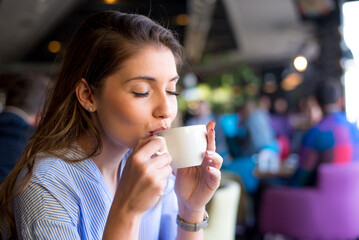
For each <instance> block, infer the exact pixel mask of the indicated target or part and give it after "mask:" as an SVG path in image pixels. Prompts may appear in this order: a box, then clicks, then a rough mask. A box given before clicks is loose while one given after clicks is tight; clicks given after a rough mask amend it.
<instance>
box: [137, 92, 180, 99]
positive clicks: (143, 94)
mask: <svg viewBox="0 0 359 240" xmlns="http://www.w3.org/2000/svg"><path fill="white" fill-rule="evenodd" d="M166 92H167V93H168V94H169V95H173V96H178V95H179V94H178V93H177V92H172V91H166ZM132 93H133V94H134V95H135V97H142V98H143V97H147V96H148V95H149V94H150V92H144V93H141V92H134V91H132Z"/></svg>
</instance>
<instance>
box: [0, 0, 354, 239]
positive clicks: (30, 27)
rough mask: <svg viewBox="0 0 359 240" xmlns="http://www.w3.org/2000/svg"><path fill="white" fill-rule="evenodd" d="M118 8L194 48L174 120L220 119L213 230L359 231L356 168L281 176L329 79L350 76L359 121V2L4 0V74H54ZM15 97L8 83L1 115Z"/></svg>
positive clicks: (289, 170) (349, 100)
mask: <svg viewBox="0 0 359 240" xmlns="http://www.w3.org/2000/svg"><path fill="white" fill-rule="evenodd" d="M111 9H115V10H120V11H123V12H132V13H140V14H144V15H146V16H149V17H150V18H152V19H154V20H156V21H158V22H160V23H161V24H163V25H164V26H166V27H168V28H170V29H171V30H173V31H174V32H176V34H177V36H178V38H179V40H180V42H181V43H182V45H183V46H184V51H185V64H184V66H183V67H182V69H180V72H179V73H180V77H181V80H180V82H179V86H178V91H179V96H178V98H177V100H178V107H179V113H178V116H177V119H176V120H175V123H174V125H175V126H184V125H193V124H205V123H207V122H208V121H211V120H215V121H216V123H217V124H216V144H217V151H218V153H220V154H221V156H222V157H223V159H224V162H223V167H222V183H221V187H220V188H219V189H218V190H217V192H216V193H215V195H214V197H213V199H212V200H211V202H210V203H209V204H208V212H209V213H210V216H211V221H212V222H210V224H209V227H208V228H207V229H206V230H205V239H222V240H225V239H249V240H250V239H313V240H314V239H323V240H326V239H327V240H330V239H358V237H359V225H358V222H359V204H358V203H359V189H358V188H359V175H356V176H355V172H354V170H353V169H357V168H355V167H351V168H350V170H348V172H345V171H346V170H347V169H346V170H344V169H340V170H334V171H332V170H331V169H325V168H320V169H319V170H318V172H317V173H316V177H317V178H318V179H320V181H319V182H318V184H319V185H315V186H307V187H303V188H293V187H292V188H290V187H287V186H286V187H284V186H283V182H286V181H287V180H288V179H290V178H291V177H292V176H293V174H294V172H295V170H296V168H297V166H298V165H299V162H300V154H301V148H302V143H303V138H304V136H305V135H306V133H307V132H308V131H309V130H310V129H311V128H312V127H313V126H315V125H316V124H318V123H319V122H320V121H321V119H322V118H323V112H322V109H321V107H320V105H319V104H318V101H317V100H316V99H315V92H316V88H317V86H318V85H319V83H321V82H323V81H325V80H327V79H334V80H336V81H337V82H339V83H340V84H341V85H342V87H343V90H344V91H343V100H344V101H343V102H342V111H344V112H345V114H346V117H347V119H348V121H349V122H350V123H352V124H353V125H355V126H356V128H358V126H359V108H358V102H359V95H358V92H357V91H359V30H358V29H359V28H358V23H359V14H358V13H359V1H349V0H0V74H8V73H10V74H11V73H19V72H28V71H36V72H43V73H46V74H48V75H50V76H53V75H55V74H56V71H57V67H58V65H57V59H58V56H60V54H61V51H62V50H63V49H65V48H66V45H67V43H68V41H69V39H70V37H71V35H72V34H73V33H74V30H75V29H76V28H77V26H78V25H79V24H80V22H81V21H82V20H83V19H84V18H85V17H87V16H88V15H90V14H92V13H94V12H96V11H100V10H111ZM6 97H7V96H6V90H5V89H2V88H1V85H0V112H1V111H2V110H3V109H5V107H6ZM258 111H261V114H262V115H258V116H257V117H253V118H251V116H252V115H251V114H252V113H254V112H256V113H257V112H258ZM265 121H267V122H265ZM249 125H250V126H249ZM267 133H268V134H267ZM251 134H252V136H250V139H251V140H249V138H248V136H249V135H251ZM269 138H271V139H269ZM249 141H252V142H251V143H249ZM358 146H359V145H358ZM357 160H358V161H359V159H357ZM342 170H343V171H342ZM352 172H353V173H352ZM325 174H327V175H325ZM330 174H332V176H333V177H332V180H330V176H331V175H330ZM358 174H359V173H358ZM322 175H323V176H322ZM333 179H334V180H333ZM326 181H327V182H326ZM333 182H334V183H333ZM338 182H339V183H338ZM355 182H358V183H355ZM331 184H332V185H331ZM268 185H271V187H273V188H275V187H274V186H272V185H281V186H282V188H286V190H283V189H282V190H283V191H282V192H281V191H275V190H274V191H272V192H270V193H268V192H266V190H267V189H268V188H269V187H268ZM284 185H285V184H284ZM342 186H346V187H342ZM333 188H335V189H333ZM341 188H345V189H343V190H341ZM302 191H303V192H302ZM281 194H283V196H282V195H281ZM306 194H307V195H310V196H307V195H306ZM304 195H305V196H304ZM317 195H318V196H317ZM319 195H320V196H319ZM322 195H324V196H322ZM338 196H339V197H338ZM328 199H331V200H330V202H328ZM333 199H334V200H333ZM286 200H287V201H286ZM321 201H322V202H321ZM354 203H355V204H354ZM284 209H285V211H284ZM333 219H337V222H339V223H340V225H336V223H337V222H336V221H335V220H333ZM331 229H333V231H332V230H331Z"/></svg>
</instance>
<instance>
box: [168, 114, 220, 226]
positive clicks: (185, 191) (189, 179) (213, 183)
mask: <svg viewBox="0 0 359 240" xmlns="http://www.w3.org/2000/svg"><path fill="white" fill-rule="evenodd" d="M214 127H215V122H214V121H211V122H209V123H208V124H207V150H206V152H205V154H204V159H203V162H202V165H200V166H196V167H189V168H181V169H178V170H177V174H176V183H175V191H176V194H177V198H178V203H179V213H178V214H179V216H180V217H181V218H182V219H184V220H185V221H188V222H193V223H194V222H201V221H203V213H204V208H205V205H206V204H207V203H208V201H209V200H210V199H211V197H212V196H213V194H214V192H215V191H216V190H217V188H218V186H219V183H220V180H221V172H220V170H219V169H220V168H221V166H222V162H223V159H222V157H221V156H220V155H219V154H218V153H216V152H215V150H216V144H215V132H214Z"/></svg>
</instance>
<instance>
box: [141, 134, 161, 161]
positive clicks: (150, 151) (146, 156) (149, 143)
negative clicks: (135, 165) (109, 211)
mask: <svg viewBox="0 0 359 240" xmlns="http://www.w3.org/2000/svg"><path fill="white" fill-rule="evenodd" d="M164 144H165V143H164V141H163V139H161V138H148V139H143V140H140V141H139V143H138V144H137V145H136V147H135V149H134V152H135V153H136V155H137V156H138V157H139V158H140V159H143V161H147V160H150V159H151V157H152V156H153V155H155V154H156V152H161V151H162V150H163V149H164V148H165V146H164Z"/></svg>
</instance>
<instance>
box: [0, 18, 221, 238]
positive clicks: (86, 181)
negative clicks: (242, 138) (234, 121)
mask: <svg viewBox="0 0 359 240" xmlns="http://www.w3.org/2000/svg"><path fill="white" fill-rule="evenodd" d="M181 56H182V47H181V46H180V44H179V43H178V41H177V40H176V39H175V38H174V36H173V34H172V33H171V32H170V31H169V30H167V29H165V28H163V27H161V26H160V25H158V24H157V23H155V22H153V21H151V20H150V19H149V18H147V17H145V16H141V15H137V14H125V13H121V12H118V11H105V12H99V13H96V14H93V15H91V16H89V17H88V18H87V19H86V20H85V21H84V22H83V23H82V24H81V25H80V27H79V28H78V30H77V31H76V33H75V35H74V36H73V38H72V40H71V42H70V44H69V45H68V48H67V51H66V53H65V55H64V58H63V61H62V65H61V68H60V71H59V74H58V76H57V79H56V81H55V83H54V86H53V88H52V90H51V92H50V93H49V95H48V98H47V100H46V106H45V108H44V111H43V115H42V118H41V121H40V123H39V125H38V127H37V128H36V130H35V132H34V134H33V137H32V140H31V142H30V143H29V145H28V147H27V148H26V151H25V153H24V155H23V156H22V157H21V159H20V161H19V162H18V163H17V165H16V166H15V168H14V169H13V171H12V172H11V173H10V174H9V175H8V177H7V178H6V179H5V181H4V183H3V184H2V185H1V186H0V188H1V189H0V190H1V196H0V202H1V204H0V206H1V208H0V216H1V217H0V219H1V220H0V226H2V227H3V226H6V227H5V228H3V229H2V232H1V235H2V237H3V238H5V239H6V238H10V239H13V238H16V237H17V238H19V239H56V240H59V239H203V230H202V229H203V228H204V227H205V226H206V225H207V222H208V215H207V214H206V211H205V205H206V204H207V203H208V201H209V200H210V199H211V197H212V195H213V194H214V192H215V191H216V189H217V188H218V186H219V183H220V178H221V173H220V170H219V169H220V167H221V164H222V158H221V157H220V156H219V154H217V153H216V152H215V135H214V127H215V123H214V122H210V123H208V124H207V150H206V152H205V153H204V160H203V163H202V165H200V166H196V167H190V168H183V169H177V171H176V172H174V171H173V170H172V168H171V167H170V163H171V160H172V158H171V156H170V154H168V153H165V154H161V155H156V152H158V151H160V150H161V149H163V147H164V146H163V145H164V142H163V141H162V140H161V139H159V138H154V137H153V135H154V133H156V132H157V131H160V130H164V129H168V128H170V127H171V123H172V121H173V120H174V119H175V117H176V114H177V100H176V95H177V92H176V83H177V82H178V80H179V76H178V73H177V67H179V66H180V64H181ZM173 172H174V173H173ZM176 223H177V224H176Z"/></svg>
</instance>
